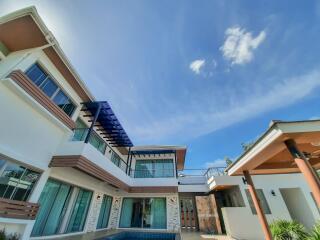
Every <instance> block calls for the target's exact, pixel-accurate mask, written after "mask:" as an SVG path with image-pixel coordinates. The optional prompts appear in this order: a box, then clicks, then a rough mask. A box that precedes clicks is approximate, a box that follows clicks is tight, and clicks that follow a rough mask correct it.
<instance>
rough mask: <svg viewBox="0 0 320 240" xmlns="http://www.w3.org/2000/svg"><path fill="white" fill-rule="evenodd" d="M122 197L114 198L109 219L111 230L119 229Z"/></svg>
mask: <svg viewBox="0 0 320 240" xmlns="http://www.w3.org/2000/svg"><path fill="white" fill-rule="evenodd" d="M121 202H122V197H113V202H112V208H111V213H110V219H109V228H117V227H118V220H119V218H120V209H121Z"/></svg>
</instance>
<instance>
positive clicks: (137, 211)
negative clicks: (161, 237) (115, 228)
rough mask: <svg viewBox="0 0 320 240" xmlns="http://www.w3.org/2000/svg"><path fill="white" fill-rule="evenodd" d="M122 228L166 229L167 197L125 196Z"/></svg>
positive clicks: (121, 219) (122, 210)
mask: <svg viewBox="0 0 320 240" xmlns="http://www.w3.org/2000/svg"><path fill="white" fill-rule="evenodd" d="M119 226H120V227H121V228H151V229H165V228H166V227H167V210H166V199H165V198H124V199H123V203H122V209H121V217H120V224H119Z"/></svg>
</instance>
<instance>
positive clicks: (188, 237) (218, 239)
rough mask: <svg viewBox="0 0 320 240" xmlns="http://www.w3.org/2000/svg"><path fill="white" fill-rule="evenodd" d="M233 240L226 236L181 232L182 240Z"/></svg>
mask: <svg viewBox="0 0 320 240" xmlns="http://www.w3.org/2000/svg"><path fill="white" fill-rule="evenodd" d="M203 239H207V240H233V238H230V237H228V236H226V235H213V234H206V233H200V232H194V231H182V232H181V240H203Z"/></svg>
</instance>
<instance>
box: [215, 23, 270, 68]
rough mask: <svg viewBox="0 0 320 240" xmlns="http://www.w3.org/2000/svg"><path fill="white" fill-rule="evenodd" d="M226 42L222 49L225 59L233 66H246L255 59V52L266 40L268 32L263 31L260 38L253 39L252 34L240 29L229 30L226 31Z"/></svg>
mask: <svg viewBox="0 0 320 240" xmlns="http://www.w3.org/2000/svg"><path fill="white" fill-rule="evenodd" d="M225 35H226V40H225V42H224V44H223V45H222V46H221V47H220V50H221V51H222V53H223V56H224V58H225V59H227V60H230V61H231V64H245V63H248V62H250V61H251V60H252V59H253V50H255V49H256V48H257V47H259V45H260V44H261V43H262V42H263V41H264V39H265V38H266V32H265V31H261V32H260V33H259V35H258V36H256V37H253V36H252V33H251V32H248V31H246V29H241V28H239V27H232V28H228V29H227V30H226V31H225Z"/></svg>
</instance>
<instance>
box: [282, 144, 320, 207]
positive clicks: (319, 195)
mask: <svg viewBox="0 0 320 240" xmlns="http://www.w3.org/2000/svg"><path fill="white" fill-rule="evenodd" d="M285 144H286V146H287V148H288V150H289V152H290V153H291V155H292V157H293V159H294V161H295V163H296V164H297V166H298V168H299V169H300V171H301V173H302V174H303V176H304V177H305V179H306V181H307V183H308V185H309V187H310V189H311V191H312V194H313V197H314V199H315V200H316V202H317V205H318V207H319V208H320V180H319V176H318V175H317V173H316V172H315V171H314V169H313V168H312V166H311V164H310V163H309V161H308V160H307V159H306V157H305V156H304V154H303V153H302V152H300V150H299V149H298V147H297V145H296V143H295V141H294V140H293V139H289V140H286V141H285Z"/></svg>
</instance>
